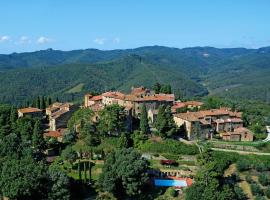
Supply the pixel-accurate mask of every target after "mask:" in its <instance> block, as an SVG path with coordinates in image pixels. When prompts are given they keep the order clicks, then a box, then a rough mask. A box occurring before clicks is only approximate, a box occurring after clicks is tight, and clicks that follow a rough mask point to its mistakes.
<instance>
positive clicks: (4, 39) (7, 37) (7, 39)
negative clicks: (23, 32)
mask: <svg viewBox="0 0 270 200" xmlns="http://www.w3.org/2000/svg"><path fill="white" fill-rule="evenodd" d="M6 41H10V37H9V36H8V35H3V36H0V42H6Z"/></svg>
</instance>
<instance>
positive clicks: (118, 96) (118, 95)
mask: <svg viewBox="0 0 270 200" xmlns="http://www.w3.org/2000/svg"><path fill="white" fill-rule="evenodd" d="M102 96H104V97H110V98H115V99H122V100H124V98H125V94H123V93H121V92H105V93H103V94H102Z"/></svg>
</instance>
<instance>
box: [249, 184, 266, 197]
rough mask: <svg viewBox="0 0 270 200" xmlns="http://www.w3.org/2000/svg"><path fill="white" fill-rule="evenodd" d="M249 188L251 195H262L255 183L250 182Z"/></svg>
mask: <svg viewBox="0 0 270 200" xmlns="http://www.w3.org/2000/svg"><path fill="white" fill-rule="evenodd" d="M250 189H251V192H252V194H253V195H255V196H262V195H263V190H262V189H261V187H260V186H259V185H258V184H257V183H252V184H251V185H250Z"/></svg>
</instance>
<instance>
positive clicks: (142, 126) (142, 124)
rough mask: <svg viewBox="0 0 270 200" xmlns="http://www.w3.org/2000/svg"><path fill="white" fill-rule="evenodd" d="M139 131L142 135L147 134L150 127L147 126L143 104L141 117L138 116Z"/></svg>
mask: <svg viewBox="0 0 270 200" xmlns="http://www.w3.org/2000/svg"><path fill="white" fill-rule="evenodd" d="M140 130H141V132H142V133H144V134H149V132H150V127H149V124H148V117H147V111H146V106H145V104H143V105H142V107H141V115H140Z"/></svg>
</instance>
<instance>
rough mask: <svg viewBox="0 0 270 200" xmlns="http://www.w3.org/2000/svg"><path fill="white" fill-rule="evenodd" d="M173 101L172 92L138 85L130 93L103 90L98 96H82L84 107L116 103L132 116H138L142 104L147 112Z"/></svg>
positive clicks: (171, 103) (170, 103) (153, 111)
mask: <svg viewBox="0 0 270 200" xmlns="http://www.w3.org/2000/svg"><path fill="white" fill-rule="evenodd" d="M174 101H175V97H174V94H155V93H154V92H152V91H151V90H149V89H147V88H144V87H139V88H132V89H131V93H130V94H124V93H121V92H112V91H110V92H105V93H103V94H101V95H99V96H92V95H91V94H86V95H85V97H84V107H86V108H87V107H91V108H92V107H93V108H96V107H100V108H102V106H101V105H103V106H106V105H112V104H118V105H120V106H123V107H125V110H126V111H127V112H130V113H131V114H132V115H133V116H139V115H140V111H141V106H142V104H145V106H146V109H147V111H148V112H149V111H150V112H152V113H157V112H156V111H157V110H158V108H159V106H160V105H170V106H172V105H173V104H174ZM97 105H100V106H97Z"/></svg>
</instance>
